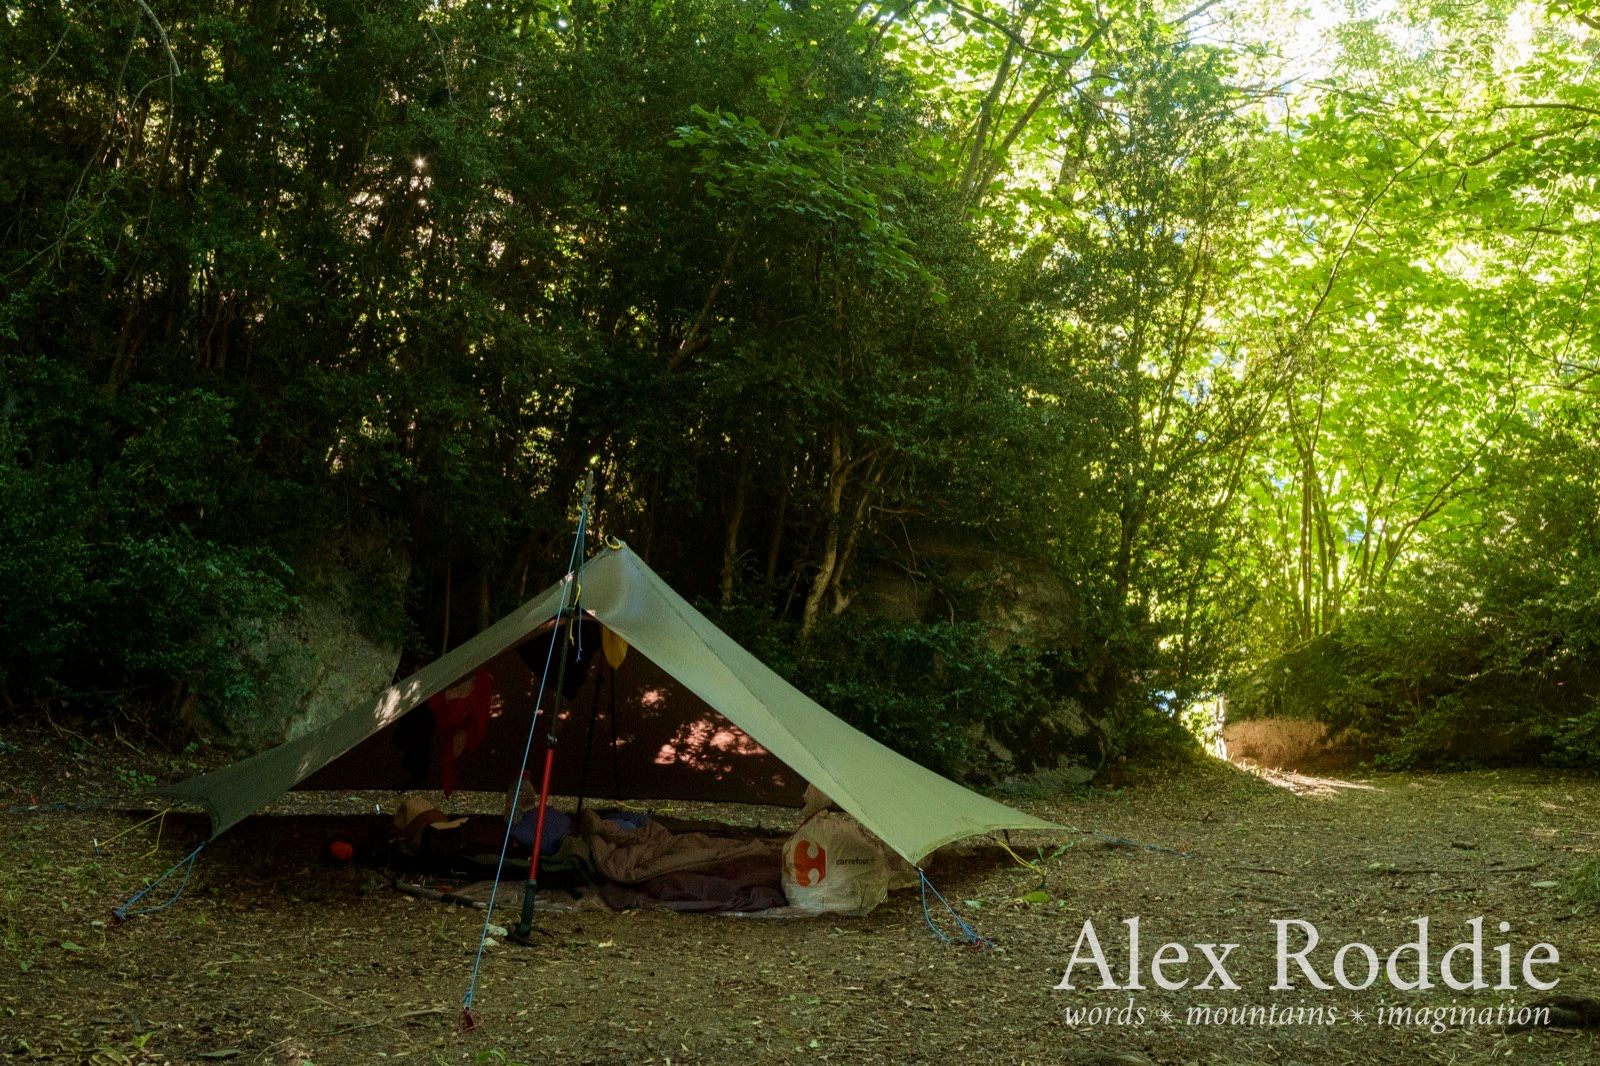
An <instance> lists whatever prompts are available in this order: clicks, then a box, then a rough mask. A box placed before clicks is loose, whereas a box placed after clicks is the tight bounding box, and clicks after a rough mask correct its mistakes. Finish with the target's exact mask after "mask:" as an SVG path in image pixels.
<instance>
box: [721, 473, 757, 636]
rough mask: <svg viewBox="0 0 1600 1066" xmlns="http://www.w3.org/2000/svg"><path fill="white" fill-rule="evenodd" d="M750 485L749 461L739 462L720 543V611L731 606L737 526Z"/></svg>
mask: <svg viewBox="0 0 1600 1066" xmlns="http://www.w3.org/2000/svg"><path fill="white" fill-rule="evenodd" d="M749 483H750V460H749V459H748V457H747V458H742V459H740V460H739V476H738V478H737V479H736V481H735V483H734V488H733V513H732V514H730V515H729V516H728V529H727V535H726V536H725V537H724V538H723V541H722V599H721V602H722V609H723V610H727V609H728V608H729V607H732V606H733V586H734V578H735V577H736V576H737V574H738V571H739V526H740V525H741V524H742V523H743V522H744V502H745V494H746V492H747V490H748V486H749Z"/></svg>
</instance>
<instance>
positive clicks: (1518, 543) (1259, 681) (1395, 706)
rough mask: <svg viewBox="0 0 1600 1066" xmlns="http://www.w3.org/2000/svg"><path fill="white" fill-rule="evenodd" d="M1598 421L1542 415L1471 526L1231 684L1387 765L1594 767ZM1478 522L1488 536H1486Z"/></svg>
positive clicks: (1599, 674)
mask: <svg viewBox="0 0 1600 1066" xmlns="http://www.w3.org/2000/svg"><path fill="white" fill-rule="evenodd" d="M1597 429H1600V424H1597V423H1596V421H1595V419H1594V416H1593V415H1592V414H1583V413H1579V414H1574V415H1571V416H1569V417H1568V419H1567V420H1566V421H1551V422H1548V423H1547V424H1546V425H1545V426H1544V427H1542V431H1541V432H1540V433H1539V434H1538V435H1531V436H1529V437H1527V438H1525V439H1524V440H1522V441H1521V442H1520V443H1518V444H1517V445H1516V446H1515V447H1514V448H1513V449H1510V450H1508V453H1507V455H1506V457H1505V459H1504V465H1503V467H1502V468H1501V469H1500V470H1499V471H1498V472H1497V473H1496V474H1495V475H1494V476H1493V478H1492V479H1491V480H1490V481H1489V484H1488V485H1487V486H1486V488H1485V501H1486V503H1487V504H1488V506H1487V507H1486V512H1487V513H1486V517H1485V519H1484V523H1485V528H1483V529H1481V530H1480V531H1479V534H1480V535H1479V536H1478V537H1475V538H1471V539H1466V540H1464V542H1462V543H1456V544H1450V545H1448V546H1444V547H1442V548H1439V549H1435V550H1434V551H1432V552H1430V553H1428V555H1427V556H1424V557H1423V558H1422V559H1420V560H1418V562H1417V563H1415V564H1414V565H1413V568H1412V569H1411V570H1409V571H1408V572H1407V573H1406V574H1405V575H1404V576H1403V577H1401V578H1400V579H1398V580H1397V581H1396V583H1395V585H1394V587H1393V588H1392V589H1391V590H1390V591H1389V592H1388V593H1387V594H1386V595H1385V597H1384V598H1383V599H1382V600H1380V601H1378V602H1377V603H1375V604H1373V605H1371V606H1370V607H1368V608H1365V609H1363V610H1362V611H1361V612H1360V613H1359V614H1357V615H1356V616H1355V617H1353V618H1350V619H1348V620H1347V621H1346V622H1345V624H1344V625H1343V626H1341V627H1340V628H1339V629H1338V630H1337V631H1335V632H1332V633H1329V634H1326V635H1324V636H1322V637H1318V638H1316V639H1314V640H1312V641H1309V642H1308V643H1306V644H1304V645H1302V646H1301V647H1299V648H1296V649H1294V650H1293V651H1290V652H1288V653H1286V654H1285V655H1283V656H1281V657H1279V658H1277V659H1274V660H1272V661H1270V662H1268V663H1267V664H1265V665H1264V666H1263V667H1261V668H1260V669H1259V670H1258V671H1256V672H1255V673H1254V674H1253V675H1252V676H1251V677H1250V678H1249V679H1248V680H1246V681H1245V682H1243V683H1241V684H1240V685H1239V686H1237V687H1236V689H1235V694H1234V699H1233V700H1232V701H1231V702H1230V707H1229V713H1230V715H1231V716H1233V717H1258V716H1262V715H1267V714H1283V715H1287V716H1289V717H1300V718H1313V719H1318V720H1321V721H1324V722H1327V723H1328V724H1329V725H1330V727H1332V728H1333V729H1334V730H1335V731H1336V732H1340V731H1346V730H1353V731H1356V732H1359V733H1361V734H1363V735H1364V736H1366V737H1368V738H1371V739H1373V740H1375V741H1377V742H1378V744H1379V746H1380V747H1381V748H1382V749H1383V750H1384V751H1385V753H1386V757H1387V759H1388V761H1390V762H1392V763H1394V764H1397V765H1418V764H1421V765H1438V764H1441V763H1443V764H1449V763H1459V762H1472V761H1476V762H1493V761H1500V762H1504V761H1520V760H1525V759H1528V758H1539V757H1542V758H1544V759H1545V760H1548V761H1550V762H1553V763H1557V764H1560V765H1569V766H1585V767H1590V768H1593V767H1597V766H1600V489H1597V488H1596V485H1600V476H1597V475H1600V444H1597V441H1600V433H1597V432H1596V430H1597ZM1491 534H1492V535H1491Z"/></svg>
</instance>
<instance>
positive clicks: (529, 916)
mask: <svg viewBox="0 0 1600 1066" xmlns="http://www.w3.org/2000/svg"><path fill="white" fill-rule="evenodd" d="M594 467H595V464H594V462H593V461H590V463H589V475H588V477H587V478H585V479H584V482H583V505H582V507H581V508H580V510H579V517H578V531H579V532H578V535H579V536H580V537H582V535H583V527H584V525H585V524H586V523H587V519H588V515H589V504H590V501H591V499H592V498H593V496H594ZM580 563H581V560H580ZM569 577H570V580H571V581H572V583H573V593H572V609H571V610H572V614H571V617H570V618H569V617H568V616H567V613H566V611H565V610H562V611H561V612H559V613H558V614H557V615H556V626H557V631H556V633H552V634H551V637H552V638H553V639H559V640H560V642H561V658H560V661H559V662H557V663H556V692H555V696H554V698H553V699H552V700H551V701H550V734H549V737H548V739H547V740H546V742H545V748H544V778H543V780H542V781H541V782H540V784H539V806H538V809H537V810H536V812H535V813H534V816H533V817H534V822H533V854H532V855H530V856H529V857H528V880H527V881H526V882H525V883H524V884H523V886H522V914H521V915H520V916H519V917H518V919H517V927H516V928H515V929H514V930H512V932H511V937H510V939H512V940H514V941H516V942H517V943H518V944H529V943H531V942H532V937H533V909H534V901H535V899H536V898H537V897H538V895H539V852H540V851H542V850H543V848H544V816H545V812H546V811H547V810H549V807H550V774H551V771H552V770H553V769H554V768H555V761H556V733H557V730H559V729H560V728H561V701H562V699H563V698H564V697H565V696H566V686H567V658H568V656H569V655H570V653H571V651H572V639H571V638H572V628H573V627H574V626H576V625H578V622H579V617H580V607H579V600H580V599H581V598H582V597H583V586H582V585H580V584H579V583H578V579H577V576H576V573H574V574H572V575H569ZM562 600H563V602H564V601H565V600H566V597H565V596H563V597H562ZM534 713H535V714H537V713H538V711H537V709H535V711H534ZM513 813H515V812H513Z"/></svg>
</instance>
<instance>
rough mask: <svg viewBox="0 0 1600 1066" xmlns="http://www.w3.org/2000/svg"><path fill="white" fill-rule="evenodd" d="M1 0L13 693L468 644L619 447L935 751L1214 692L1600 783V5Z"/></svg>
mask: <svg viewBox="0 0 1600 1066" xmlns="http://www.w3.org/2000/svg"><path fill="white" fill-rule="evenodd" d="M3 21H4V31H3V32H0V84H3V87H4V90H3V91H4V96H3V101H4V102H3V104H0V690H3V692H4V698H5V701H6V704H7V705H8V706H9V707H12V708H13V709H15V710H16V711H17V712H18V713H26V712H27V711H28V710H29V709H30V708H39V707H45V708H48V707H50V706H52V705H65V706H68V707H74V708H78V709H82V710H85V711H88V712H89V713H93V714H97V715H101V716H131V717H137V718H139V719H140V720H144V721H150V722H154V723H157V724H161V725H165V726H172V727H176V728H187V727H189V726H190V725H192V724H193V723H194V721H195V719H196V716H199V717H200V718H201V719H204V720H206V721H208V722H210V723H211V724H212V726H214V727H221V728H223V729H228V728H233V727H236V726H238V724H239V723H240V722H241V721H243V720H245V719H247V718H249V717H250V716H251V715H252V714H255V713H256V712H255V711H254V710H253V708H254V706H255V701H256V700H257V697H258V695H259V693H260V691H261V687H262V685H263V684H264V683H265V679H266V677H267V676H268V675H269V674H270V673H271V670H272V663H271V661H270V657H269V656H263V655H261V654H246V652H247V650H248V649H251V648H259V647H260V645H261V643H262V641H263V639H264V635H265V634H268V633H270V632H272V631H274V630H275V629H276V628H280V627H283V626H285V625H292V624H294V620H295V619H296V617H297V616H299V615H300V614H301V613H303V612H304V611H305V610H306V609H307V607H306V604H307V603H308V602H309V601H310V600H311V599H313V598H315V597H317V596H319V595H322V594H323V593H324V592H325V591H326V590H327V589H328V588H330V587H333V586H335V585H337V586H339V587H343V588H346V589H347V590H352V589H353V591H352V592H350V594H349V596H348V600H349V610H348V612H347V613H348V621H349V624H350V625H351V626H352V627H355V628H358V629H359V630H361V631H362V632H363V633H366V634H367V635H369V636H370V637H371V638H372V639H374V640H376V641H378V642H380V643H382V642H389V643H390V644H391V645H399V644H403V645H404V646H405V648H406V657H407V659H409V660H411V661H420V660H425V659H427V658H430V657H432V656H433V655H435V654H437V653H438V652H439V650H440V649H441V648H443V647H447V646H451V645H453V644H455V643H459V641H460V640H462V639H464V638H465V637H466V636H468V635H470V634H471V633H472V632H474V631H476V630H477V629H478V628H481V627H482V626H483V625H484V624H486V622H487V621H488V620H489V619H491V618H493V617H495V616H496V615H497V614H498V613H500V612H502V611H504V610H506V609H508V608H509V607H511V606H512V605H513V604H515V603H516V602H518V601H519V598H520V597H523V596H525V595H527V594H530V593H532V592H533V591H535V590H536V589H538V588H540V587H543V586H544V585H545V584H546V583H548V582H549V581H551V580H553V579H554V578H555V577H556V576H557V574H558V573H559V570H560V566H561V560H562V559H564V558H565V551H566V548H567V545H568V544H569V543H570V539H571V535H572V525H573V517H574V514H573V511H574V507H575V505H576V492H575V486H576V485H577V484H578V482H579V481H580V480H581V477H582V473H583V470H584V467H585V465H586V463H587V461H588V459H589V457H590V456H591V455H598V456H599V457H600V466H599V471H600V476H599V485H598V491H597V503H596V518H595V521H596V526H597V532H599V533H600V534H602V535H605V536H615V537H621V538H624V539H626V540H628V541H629V542H630V543H632V544H633V545H634V546H635V547H636V548H637V549H638V550H640V551H641V552H642V553H643V554H645V555H646V556H647V557H648V558H649V559H651V561H652V565H654V566H656V568H657V569H658V570H660V571H661V572H662V573H664V574H666V575H667V576H668V577H669V578H670V579H671V580H673V581H674V582H675V583H676V584H677V585H678V586H679V587H680V588H682V589H683V590H684V591H685V592H686V593H688V594H696V595H698V596H700V597H701V598H702V599H703V600H704V601H705V602H706V603H708V604H709V605H711V606H712V607H714V608H716V609H717V616H718V618H719V619H720V620H721V621H722V622H723V623H724V624H725V625H727V626H728V627H729V628H730V630H731V631H733V632H735V633H736V634H737V635H739V636H740V637H741V638H742V639H744V640H746V641H747V642H749V643H751V645H752V646H753V647H754V648H756V650H758V652H760V653H761V654H762V655H763V656H764V657H766V658H767V659H768V660H769V661H772V662H774V664H775V665H777V666H779V668H780V669H783V670H784V671H785V672H787V673H789V674H790V675H791V676H793V677H794V678H795V679H796V680H797V681H798V682H799V683H800V684H801V685H802V686H803V687H805V688H807V689H808V690H810V691H811V692H812V693H813V695H816V696H818V698H820V699H822V700H823V701H824V702H825V703H827V704H828V705H829V706H831V707H833V708H835V709H836V710H838V711H840V712H841V713H843V714H845V715H846V716H847V717H850V718H852V719H853V720H855V721H857V722H858V723H860V724H863V725H864V726H865V727H867V728H869V729H870V730H872V731H874V732H875V733H877V734H878V735H879V736H882V737H885V738H886V739H888V740H890V741H891V742H892V743H895V744H897V745H898V746H900V747H902V749H904V750H907V751H908V752H909V753H911V754H913V755H914V756H915V757H917V758H920V759H922V760H923V761H925V762H928V763H930V764H933V765H936V766H938V767H939V768H941V769H948V770H955V771H959V772H963V773H966V774H969V775H971V776H975V777H982V776H984V775H985V774H986V773H990V772H998V771H997V770H996V769H995V767H994V765H992V764H993V762H994V759H995V755H994V753H995V752H996V751H1005V752H1007V753H1008V756H1009V755H1011V754H1014V753H1015V752H1025V753H1027V754H1026V756H1025V757H1023V758H1021V759H1020V760H1019V762H1020V764H1021V765H1023V766H1024V767H1026V766H1027V765H1031V764H1033V763H1046V762H1049V761H1050V760H1051V759H1053V758H1054V757H1056V756H1057V755H1058V754H1060V753H1061V751H1062V750H1064V749H1065V748H1066V747H1069V746H1071V745H1073V744H1077V745H1079V748H1078V749H1076V750H1075V751H1074V757H1075V758H1086V759H1088V760H1089V761H1091V762H1093V761H1096V760H1098V759H1103V758H1104V757H1105V756H1106V755H1107V754H1109V753H1112V752H1115V751H1118V750H1123V749H1126V748H1127V747H1129V746H1131V745H1136V744H1138V743H1140V742H1141V738H1147V737H1148V736H1149V735H1150V734H1151V732H1152V730H1157V731H1159V730H1160V728H1162V726H1163V723H1166V722H1168V721H1169V720H1170V718H1171V716H1172V715H1173V713H1174V711H1176V710H1177V709H1179V708H1182V707H1184V706H1186V705H1188V704H1189V703H1191V702H1192V701H1194V700H1197V699H1201V698H1205V697H1209V696H1212V695H1214V694H1216V693H1219V692H1227V693H1229V694H1230V695H1231V697H1232V701H1233V705H1234V706H1235V707H1236V708H1237V710H1238V713H1240V714H1290V715H1303V716H1309V717H1318V718H1321V719H1322V720H1324V721H1327V722H1329V723H1330V724H1331V725H1333V726H1335V727H1338V728H1346V727H1349V728H1355V729H1358V730H1361V731H1363V732H1365V733H1366V734H1368V735H1369V736H1371V737H1375V738H1377V742H1378V743H1379V745H1380V747H1381V748H1382V749H1383V750H1384V751H1386V752H1387V753H1388V754H1389V756H1390V757H1392V758H1396V759H1410V760H1419V761H1432V762H1439V761H1450V760H1452V759H1458V758H1463V757H1470V755H1471V749H1470V745H1465V746H1464V742H1465V739H1466V738H1471V737H1475V736H1482V735H1484V734H1494V735H1496V736H1499V737H1501V739H1502V741H1504V742H1503V743H1501V744H1499V745H1498V746H1497V748H1496V751H1497V753H1498V754H1500V755H1505V756H1508V757H1517V758H1551V759H1557V760H1562V761H1568V762H1578V763H1583V762H1587V763H1590V764H1593V763H1595V762H1596V761H1600V350H1597V344H1600V309H1597V308H1600V301H1597V300H1596V299H1594V297H1593V294H1592V290H1593V287H1594V285H1595V284H1596V270H1597V268H1600V264H1597V263H1596V261H1595V256H1596V251H1597V241H1600V229H1597V220H1600V190H1597V188H1596V180H1597V175H1600V73H1597V72H1596V71H1595V69H1594V68H1595V66H1596V64H1597V63H1600V15H1597V14H1596V13H1594V12H1593V11H1591V10H1590V9H1587V8H1585V7H1584V6H1583V5H1582V4H1581V3H1580V4H1576V5H1575V4H1569V3H1564V2H1556V3H1533V2H1516V3H1513V2H1508V0H1466V2H1452V3H1443V2H1436V0H1398V2H1392V3H1381V4H1374V5H1366V4H1352V5H1351V6H1350V7H1349V8H1348V9H1346V8H1342V7H1340V8H1334V7H1326V6H1324V5H1321V4H1317V5H1313V7H1312V8H1311V9H1307V10H1302V9H1299V8H1295V7H1293V6H1291V5H1288V4H1285V3H1282V2H1280V0H1223V2H1216V0H1212V2H1204V3H1200V4H1197V5H1194V4H1176V5H1163V4H1159V3H1155V4H1152V3H1142V2H1141V3H1134V2H1130V0H1111V2H1097V3H1094V4H1089V3H1076V2H1060V0H1011V2H995V0H971V2H968V3H950V2H941V0H930V2H925V3H918V2H898V0H890V2H886V3H881V4H879V3H837V2H833V0H809V2H807V0H797V2H792V3H771V2H764V0H750V2H728V0H656V2H651V3H644V2H622V0H618V2H609V3H608V2H598V0H595V2H579V3H571V4H567V3H546V4H536V3H529V2H520V0H511V2H507V3H479V2H461V3H435V2H430V0H321V2H318V0H242V2H239V3H218V2H214V0H176V2H162V0H150V2H146V0H96V2H90V3H77V2H72V3H62V2H59V0H38V2H28V3H20V2H18V0H7V2H5V3H4V7H3ZM896 588H898V589H900V590H901V591H900V593H898V594H897V595H899V599H895V597H894V596H893V595H889V594H888V593H886V592H885V590H886V589H889V590H891V591H892V590H893V589H896ZM907 588H909V589H911V591H910V592H906V591H905V589H907ZM1028 602H1033V603H1035V604H1036V605H1037V604H1040V603H1042V604H1044V605H1045V607H1043V608H1040V609H1036V610H1032V611H1031V612H1030V611H1019V610H1018V609H1017V607H1016V605H1017V604H1018V603H1028ZM891 608H893V609H891ZM1062 707H1072V708H1075V709H1076V710H1077V711H1080V712H1082V719H1083V720H1087V721H1089V722H1090V723H1092V727H1093V729H1092V731H1093V732H1094V734H1095V736H1094V737H1093V738H1091V741H1092V742H1091V743H1089V745H1088V748H1087V749H1084V748H1083V743H1084V742H1083V740H1082V737H1076V738H1075V734H1074V730H1073V729H1069V728H1063V727H1061V726H1060V722H1061V720H1062V717H1061V715H1060V713H1059V712H1060V710H1061V708H1062ZM1073 721H1075V722H1078V728H1077V732H1078V733H1081V732H1082V728H1081V727H1082V721H1080V720H1079V719H1077V718H1074V719H1073ZM985 735H986V736H987V737H988V738H990V741H991V742H990V743H985V742H982V741H981V740H980V739H979V738H981V737H983V736H985Z"/></svg>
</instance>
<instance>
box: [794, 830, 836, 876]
mask: <svg viewBox="0 0 1600 1066" xmlns="http://www.w3.org/2000/svg"><path fill="white" fill-rule="evenodd" d="M807 852H809V854H807ZM812 874H816V875H817V877H816V880H814V881H813V880H812V879H811V875H812ZM827 876H828V853H827V852H826V851H824V850H822V845H821V844H815V843H813V842H811V841H809V840H797V841H795V844H794V879H795V881H796V882H797V883H798V884H799V885H800V887H801V888H810V887H811V886H813V885H820V884H822V879H823V878H824V877H827Z"/></svg>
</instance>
